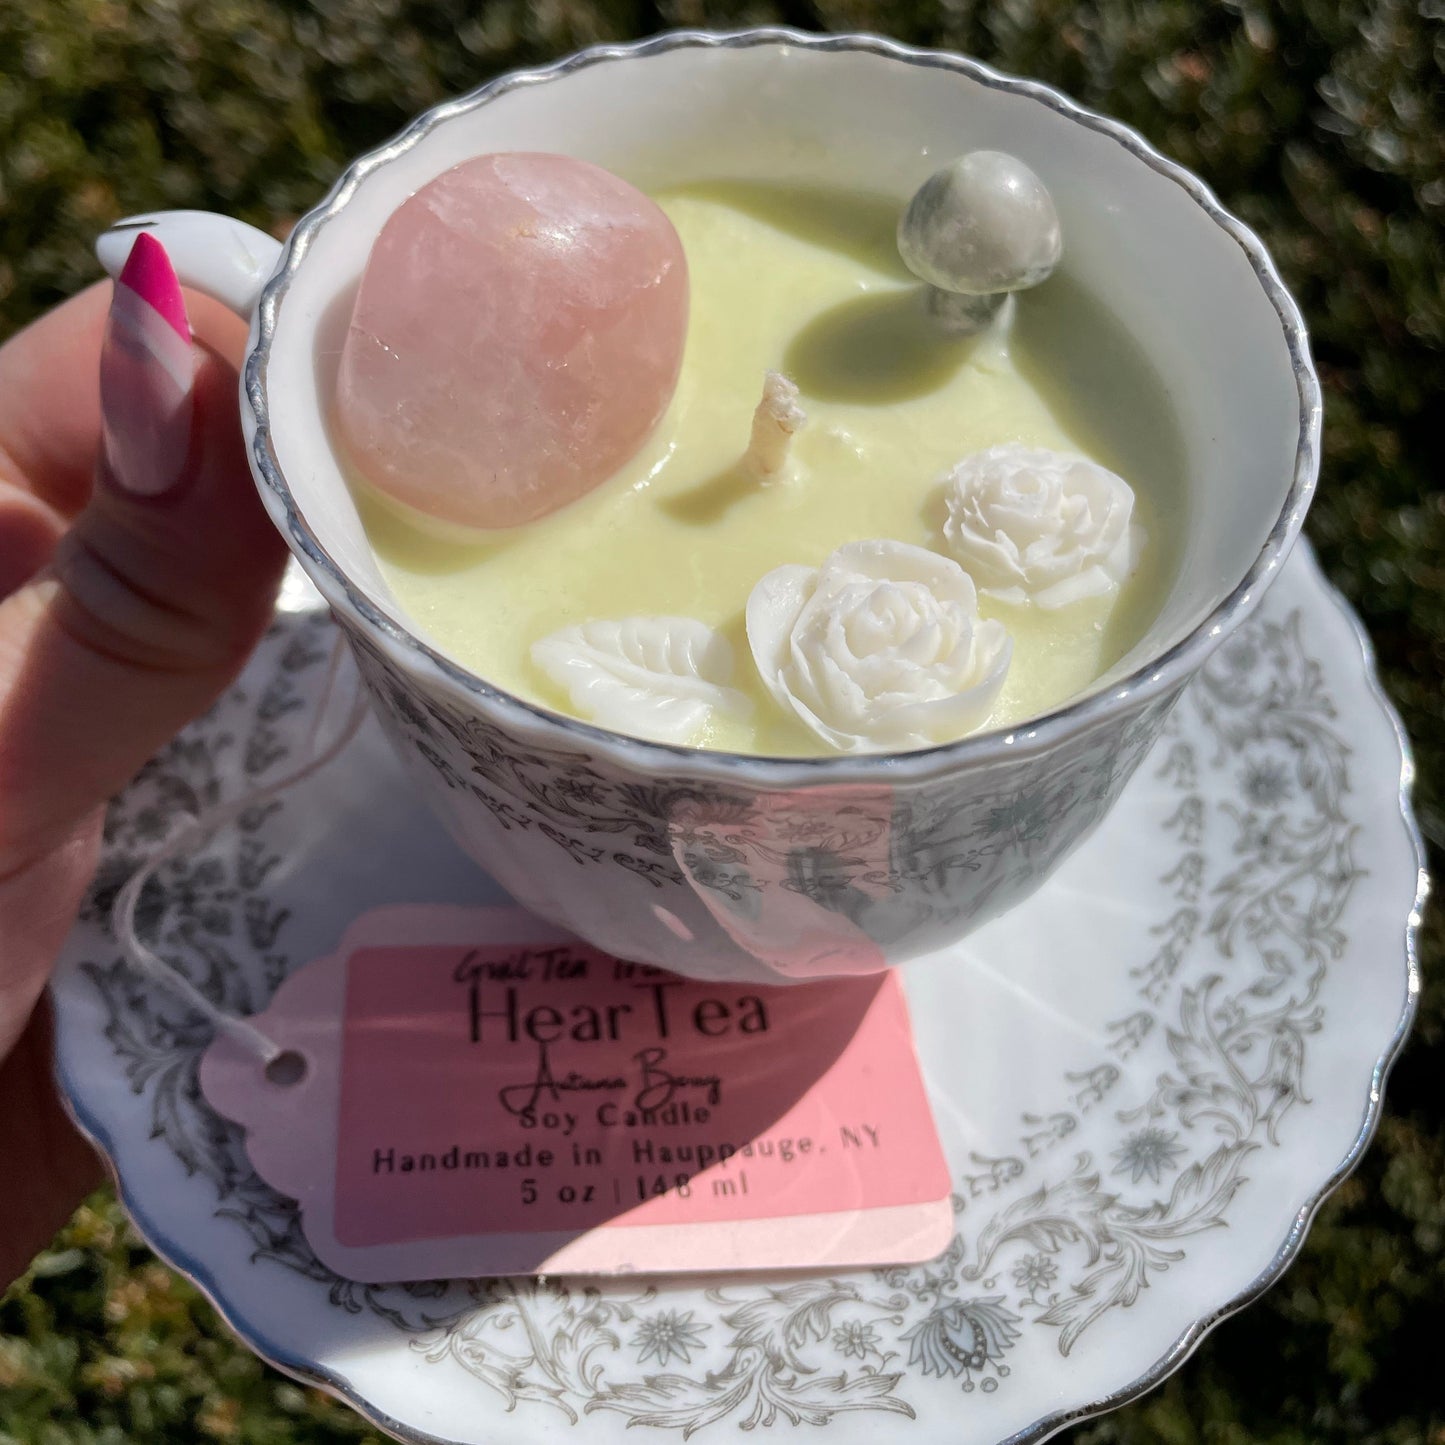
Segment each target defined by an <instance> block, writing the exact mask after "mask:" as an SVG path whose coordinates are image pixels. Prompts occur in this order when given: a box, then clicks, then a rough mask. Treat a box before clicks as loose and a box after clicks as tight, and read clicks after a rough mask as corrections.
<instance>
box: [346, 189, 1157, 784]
mask: <svg viewBox="0 0 1445 1445" xmlns="http://www.w3.org/2000/svg"><path fill="white" fill-rule="evenodd" d="M657 199H658V201H659V203H660V204H661V205H662V207H663V209H664V210H665V211H666V212H667V214H668V215H669V216H670V217H671V219H672V221H673V223H674V224H675V225H676V227H677V230H678V233H679V234H680V236H681V237H682V242H683V245H684V247H685V248H686V252H687V259H688V266H689V270H690V276H691V289H692V312H691V321H690V326H689V331H688V340H687V349H686V355H685V357H684V361H683V368H682V376H681V380H680V382H679V384H678V389H677V395H676V398H675V400H674V402H673V405H672V406H671V408H670V410H669V412H668V414H667V416H666V417H665V418H664V420H663V422H662V423H661V425H660V426H659V428H658V431H657V433H656V434H655V435H654V437H653V438H652V440H651V442H650V443H649V445H648V446H647V447H646V448H645V449H644V452H643V454H642V455H640V456H638V457H636V458H634V460H633V461H632V462H631V463H630V464H629V465H628V466H627V467H625V468H624V469H623V470H622V471H621V472H620V473H619V474H618V475H616V476H615V477H613V478H611V479H610V480H609V481H607V482H606V483H604V484H603V485H602V486H601V487H599V488H598V489H597V490H596V491H594V492H592V493H591V494H589V495H588V496H586V497H584V498H583V499H582V500H581V501H578V502H575V503H573V504H572V505H571V506H569V507H566V508H564V509H563V510H562V511H560V512H556V513H554V514H552V515H551V516H549V517H546V518H544V519H542V520H541V521H539V522H534V523H532V524H530V525H528V526H526V527H522V528H518V529H516V530H513V531H508V532H505V533H499V534H495V535H494V536H493V537H492V538H489V539H487V540H485V541H482V542H454V541H443V540H437V539H436V538H434V537H428V536H425V535H423V534H422V533H421V532H419V531H417V530H415V529H414V528H413V527H411V526H410V525H409V524H408V523H406V522H404V521H402V520H400V519H399V518H397V517H395V516H394V515H392V514H390V513H388V512H386V511H384V510H383V509H382V508H381V507H380V506H379V505H378V504H377V503H375V502H374V501H370V500H367V499H363V508H364V518H365V521H366V525H367V529H368V532H369V534H370V536H371V539H372V541H373V543H374V545H375V548H376V552H377V555H378V558H379V560H380V562H381V566H382V571H383V573H384V575H385V577H386V580H387V581H388V582H389V583H390V585H391V587H392V588H393V590H394V592H395V594H396V596H397V599H398V600H399V601H400V603H401V604H402V606H403V607H404V608H405V610H406V612H407V613H408V614H409V615H410V617H411V618H412V619H413V620H414V621H415V622H416V623H417V624H418V625H419V627H420V629H421V630H422V631H423V632H424V633H425V634H426V635H427V637H428V638H429V639H430V640H432V641H433V642H434V643H435V644H436V645H437V646H438V647H439V648H440V649H441V650H442V651H444V652H446V653H448V654H449V655H450V656H452V657H453V658H455V659H456V660H457V661H458V662H460V663H462V664H463V665H464V666H466V667H468V668H470V669H471V670H472V671H473V672H475V673H477V674H478V675H479V676H481V677H483V678H486V679H487V680H488V681H490V682H492V683H494V684H496V685H498V686H500V687H502V688H505V689H506V690H508V691H509V692H513V693H516V694H518V695H520V696H522V697H525V698H528V699H530V700H532V701H534V702H539V703H541V704H543V705H544V706H547V707H550V708H554V709H556V710H557V711H560V712H567V711H570V705H569V703H568V699H567V697H566V695H565V693H563V692H562V691H561V690H560V689H558V688H557V687H555V685H553V684H552V683H551V682H550V681H549V680H548V679H547V678H546V677H545V676H544V675H543V674H541V673H540V672H539V671H538V670H537V669H536V668H535V666H534V665H533V663H532V661H531V659H530V656H529V649H530V648H531V645H532V644H533V642H535V641H536V640H537V639H539V638H541V637H545V636H546V635H547V634H548V633H551V632H554V631H556V630H557V629H558V628H561V627H564V626H567V625H568V624H571V623H576V622H583V621H586V620H588V619H591V618H623V617H628V616H638V615H668V616H686V617H696V618H700V619H701V620H702V621H704V622H708V623H710V624H712V625H713V626H715V627H719V628H721V629H722V630H723V632H724V633H725V634H726V636H727V637H728V638H729V640H730V641H731V643H732V645H733V650H734V657H735V661H736V669H735V676H734V681H733V685H734V686H736V687H738V688H740V689H742V690H743V691H745V692H746V693H747V694H748V695H749V696H750V697H751V698H752V699H753V701H754V703H755V710H754V713H753V716H752V718H751V720H749V721H747V722H738V721H734V720H728V719H722V720H719V721H718V722H717V723H716V724H714V725H713V727H712V730H711V732H710V734H709V735H708V736H707V737H705V738H703V739H701V740H700V744H701V745H702V746H707V747H714V748H725V749H729V750H732V751H740V752H752V753H762V754H771V755H793V756H796V755H808V754H822V753H826V752H827V751H829V749H828V748H827V745H826V744H824V743H822V742H821V741H820V740H819V739H818V738H817V737H815V736H814V734H812V733H811V732H810V731H808V730H807V729H806V728H805V727H804V726H803V725H802V724H801V723H800V722H798V721H797V720H796V719H795V718H793V717H791V716H789V715H787V714H785V713H784V712H783V711H782V710H781V709H780V708H779V707H778V705H777V704H776V703H775V702H774V701H773V700H772V699H771V698H770V696H769V695H768V694H767V692H766V690H765V689H764V688H763V686H762V683H761V680H760V678H759V677H758V674H757V671H756V669H755V668H754V665H753V661H752V655H751V653H750V651H749V649H748V644H747V638H746V634H745V632H744V628H743V609H744V606H745V605H746V602H747V597H748V593H749V591H750V590H751V589H752V587H753V585H754V583H756V582H757V580H758V578H760V577H761V576H762V575H763V574H764V573H765V572H767V571H769V570H770V569H771V568H773V567H777V566H780V565H782V564H783V563H804V564H807V565H811V566H816V565H817V564H819V563H821V562H822V561H823V559H824V558H825V557H826V556H827V555H828V554H829V553H830V552H831V551H832V550H833V549H834V548H835V547H837V546H839V545H841V544H842V543H844V542H851V541H856V540H860V539H863V538H871V537H884V538H893V539H897V540H900V541H904V542H911V543H915V544H918V545H921V546H926V547H932V548H934V549H936V550H939V551H944V552H946V551H947V547H946V544H945V543H944V541H943V538H942V533H941V530H940V524H941V521H942V517H943V512H942V507H941V488H940V483H939V479H940V476H941V474H942V473H943V472H945V471H946V470H947V469H948V468H949V467H950V466H951V465H952V464H953V463H954V462H956V461H957V460H958V459H959V458H960V457H962V456H964V455H966V454H967V453H969V452H972V451H976V450H978V449H980V448H983V447H988V446H992V445H994V444H996V443H999V442H1008V441H1016V442H1022V443H1025V444H1027V445H1030V446H1042V447H1051V448H1056V449H1059V450H1064V451H1074V452H1084V453H1085V454H1086V455H1090V456H1093V457H1094V458H1095V459H1096V460H1098V461H1100V462H1102V463H1103V464H1104V465H1116V469H1117V464H1116V463H1114V462H1113V461H1112V460H1111V458H1110V456H1109V455H1108V454H1107V452H1106V451H1104V450H1102V449H1101V444H1100V442H1099V439H1098V438H1097V437H1095V436H1093V435H1090V436H1089V437H1088V438H1085V437H1081V436H1077V435H1074V434H1073V433H1072V432H1071V431H1070V430H1068V429H1066V427H1065V426H1064V425H1063V423H1062V422H1061V420H1060V416H1059V411H1060V410H1062V408H1056V407H1051V405H1050V403H1049V400H1048V398H1047V397H1046V396H1045V395H1044V394H1043V393H1042V392H1041V390H1040V383H1041V379H1042V378H1041V373H1040V370H1039V368H1038V367H1036V366H1028V367H1025V368H1023V369H1026V370H1028V371H1029V373H1030V376H1029V379H1027V380H1026V379H1025V376H1024V375H1023V374H1021V366H1020V360H1019V358H1016V357H1012V356H1011V355H1010V350H1011V339H1012V338H1011V330H1012V328H1011V327H1010V326H1009V324H1008V316H1007V314H1006V316H1005V318H1004V320H1003V322H1002V323H1001V324H998V325H996V326H995V328H994V329H993V330H992V331H991V332H990V333H988V334H986V335H985V336H984V337H982V338H980V339H977V340H973V341H965V342H958V341H953V340H949V339H947V338H946V337H944V336H942V335H941V334H940V332H939V331H938V329H937V328H936V326H935V325H934V324H933V323H932V322H931V321H930V320H929V319H928V318H927V316H926V315H925V314H924V312H923V309H922V306H921V299H920V294H919V288H918V285H917V283H916V282H914V281H913V280H912V278H911V277H910V276H909V275H908V274H907V272H906V271H904V270H903V268H902V266H901V264H900V262H899V261H898V258H897V252H896V249H895V247H894V242H893V227H894V223H895V220H896V215H897V207H896V204H895V203H893V202H884V201H878V200H873V199H870V198H867V197H860V196H854V195H849V194H845V193H841V192H821V193H818V194H815V195H806V194H804V195H799V194H797V193H796V192H794V193H784V192H781V191H776V190H772V189H770V188H767V187H763V186H756V185H747V184H742V183H737V184H727V185H721V184H719V185H710V186H707V187H696V188H689V189H686V190H678V191H673V192H668V193H664V194H662V195H659V196H658V197H657ZM1050 284H1054V283H1050ZM1046 289H1047V288H1041V290H1040V292H1039V293H1038V295H1039V299H1040V300H1043V299H1044V296H1043V292H1044V290H1046ZM770 368H771V369H775V370H780V371H782V372H784V373H785V374H786V375H788V376H789V377H791V378H792V379H793V380H794V381H795V382H796V383H797V385H798V387H799V388H800V390H801V393H802V395H801V402H802V405H803V407H804V408H805V410H806V412H807V414H808V425H807V426H806V428H805V429H804V430H803V431H801V432H800V433H799V434H798V436H797V437H796V438H795V440H794V443H793V452H792V463H791V466H790V468H789V471H788V473H787V474H786V475H785V476H784V477H783V478H782V480H780V481H777V482H775V483H773V484H771V485H768V486H762V485H759V484H758V482H757V481H756V480H755V479H754V478H753V477H751V476H750V475H748V474H746V473H745V472H744V471H743V470H742V469H741V468H739V467H738V466H737V461H738V459H739V458H740V456H741V455H742V452H743V450H744V449H745V447H746V445H747V442H748V436H749V430H750V425H751V419H752V413H753V409H754V407H755V406H756V405H757V402H758V398H759V396H760V395H761V392H762V383H763V376H764V373H765V372H766V371H767V370H768V369H770ZM1124 475H1125V479H1126V480H1128V481H1130V482H1131V484H1133V485H1134V486H1135V490H1136V494H1139V495H1137V501H1136V516H1137V517H1138V519H1139V520H1140V521H1141V522H1142V523H1143V525H1144V527H1145V528H1146V530H1147V532H1148V534H1149V537H1150V539H1151V547H1150V556H1151V557H1153V556H1154V554H1156V553H1157V551H1158V549H1157V548H1156V547H1155V546H1154V545H1152V544H1153V543H1154V542H1155V541H1156V540H1157V537H1158V526H1157V524H1156V520H1155V518H1154V516H1153V513H1152V509H1151V505H1150V499H1149V497H1148V496H1147V495H1144V494H1142V493H1141V492H1140V486H1139V482H1138V479H1137V478H1135V477H1130V476H1128V474H1127V473H1125V474H1124ZM1160 574H1161V566H1160V564H1159V563H1158V562H1157V560H1150V561H1146V565H1145V566H1144V567H1143V568H1141V570H1140V572H1139V573H1138V574H1137V575H1136V577H1135V578H1134V580H1132V581H1131V582H1130V583H1129V584H1128V585H1127V586H1126V587H1125V588H1124V589H1123V592H1122V593H1121V595H1119V596H1118V597H1117V598H1108V599H1096V600H1093V601H1090V602H1085V603H1080V604H1077V605H1075V606H1073V607H1069V608H1066V609H1063V610H1060V611H1055V612H1044V611H1039V610H1037V609H1033V608H1029V607H1008V606H1003V605H1000V604H998V603H996V602H992V601H991V600H990V599H988V598H986V597H985V598H982V599H981V610H982V612H983V613H984V615H985V616H992V617H997V618H999V619H1000V620H1002V621H1003V623H1004V625H1005V626H1006V627H1007V628H1008V629H1009V631H1010V632H1011V633H1012V634H1013V639H1014V654H1013V664H1012V666H1011V668H1010V671H1009V675H1008V680H1007V682H1006V684H1005V686H1004V689H1003V692H1002V694H1001V696H1000V698H999V701H998V704H997V707H996V709H995V711H994V714H993V716H992V718H991V719H990V723H991V725H993V726H998V725H1002V724H1006V723H1012V722H1017V721H1020V720H1022V719H1025V718H1028V717H1031V716H1033V715H1035V714H1038V713H1041V712H1044V711H1046V710H1048V709H1050V708H1052V707H1054V706H1056V705H1058V704H1059V703H1061V702H1063V701H1065V700H1066V699H1067V698H1069V697H1070V696H1072V695H1073V694H1075V693H1077V692H1079V691H1080V690H1082V689H1084V688H1087V687H1088V686H1089V684H1090V683H1091V682H1093V681H1094V680H1095V679H1096V678H1097V677H1098V676H1099V675H1100V673H1101V672H1102V671H1104V670H1105V669H1106V668H1107V667H1109V666H1110V665H1111V664H1112V663H1113V662H1114V661H1115V660H1116V659H1117V658H1118V657H1119V656H1120V655H1122V653H1123V652H1124V651H1125V650H1127V648H1128V647H1129V646H1130V645H1132V643H1133V642H1134V641H1135V640H1136V639H1137V637H1138V635H1139V634H1140V633H1141V632H1142V631H1143V630H1144V629H1145V628H1146V627H1147V625H1148V623H1149V621H1150V618H1151V617H1152V615H1153V612H1154V611H1155V605H1154V599H1155V598H1156V597H1157V595H1158V592H1159V577H1160Z"/></svg>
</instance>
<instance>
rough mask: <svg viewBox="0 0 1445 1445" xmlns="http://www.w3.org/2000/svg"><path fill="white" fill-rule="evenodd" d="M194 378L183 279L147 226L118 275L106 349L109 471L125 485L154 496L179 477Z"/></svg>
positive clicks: (103, 384) (103, 403)
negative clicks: (182, 285)
mask: <svg viewBox="0 0 1445 1445" xmlns="http://www.w3.org/2000/svg"><path fill="white" fill-rule="evenodd" d="M194 379H195V354H194V352H193V351H192V350H191V326H190V322H189V321H188V320H187V319H186V303H185V301H184V300H183V299H182V296H181V283H180V282H179V281H178V280H176V273H175V269H174V268H173V267H172V266H171V261H170V257H169V256H167V255H166V252H165V247H164V246H162V245H161V243H160V242H159V241H157V240H156V238H155V237H154V236H152V235H151V234H149V232H146V231H142V232H141V233H140V235H139V236H137V237H136V241H135V245H134V246H133V247H132V248H131V253H130V257H129V259H128V260H127V261H126V263H125V269H124V270H123V271H122V272H121V273H120V280H118V281H117V282H116V283H115V295H114V297H113V298H112V300H111V303H110V316H109V318H108V319H107V321H106V327H105V342H104V344H103V346H102V347H101V353H100V411H101V425H102V429H103V432H104V444H105V467H104V471H105V472H106V474H107V475H108V476H109V477H110V478H111V480H113V481H114V483H115V484H116V485H117V486H118V487H120V488H121V489H122V490H123V491H127V492H131V493H133V494H134V495H137V496H143V497H155V496H159V495H160V494H161V493H162V492H165V491H169V490H170V488H171V487H173V486H175V484H176V483H177V482H178V481H180V479H181V475H182V473H183V471H184V470H185V465H186V454H187V452H188V451H189V449H190V444H191V391H192V386H193V383H194Z"/></svg>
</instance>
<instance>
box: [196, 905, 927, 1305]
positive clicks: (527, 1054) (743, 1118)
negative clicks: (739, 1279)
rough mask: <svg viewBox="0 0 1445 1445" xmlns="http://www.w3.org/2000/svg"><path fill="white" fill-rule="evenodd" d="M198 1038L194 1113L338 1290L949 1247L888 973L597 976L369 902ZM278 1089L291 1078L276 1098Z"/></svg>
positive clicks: (430, 914)
mask: <svg viewBox="0 0 1445 1445" xmlns="http://www.w3.org/2000/svg"><path fill="white" fill-rule="evenodd" d="M255 1023H256V1025H257V1026H258V1027H259V1028H260V1029H261V1030H262V1031H263V1032H264V1033H265V1034H267V1035H268V1036H269V1037H270V1038H272V1039H273V1040H274V1041H275V1042H276V1043H277V1044H279V1045H280V1046H281V1047H282V1048H284V1049H287V1050H290V1051H294V1054H293V1056H292V1057H288V1058H286V1059H283V1060H282V1061H281V1063H280V1065H279V1066H273V1068H272V1070H271V1071H270V1074H271V1076H270V1077H269V1078H268V1077H267V1076H266V1074H265V1073H264V1072H263V1071H262V1070H261V1068H260V1066H259V1065H258V1064H257V1063H256V1061H255V1060H254V1059H253V1058H252V1057H250V1056H249V1055H247V1054H246V1053H244V1052H243V1051H242V1050H241V1049H240V1048H238V1047H237V1046H236V1045H235V1044H234V1043H232V1042H231V1041H229V1040H226V1039H219V1040H217V1042H216V1043H215V1044H213V1045H212V1046H211V1048H210V1049H209V1051H208V1052H207V1054H206V1056H205V1059H204V1060H203V1062H202V1066H201V1087H202V1089H203V1090H204V1092H205V1094H206V1097H207V1098H208V1099H209V1100H210V1101H211V1103H212V1104H213V1106H214V1107H215V1108H216V1109H217V1110H218V1111H219V1112H221V1113H222V1114H224V1115H226V1116H227V1117H228V1118H231V1119H234V1120H236V1121H237V1122H238V1123H240V1124H242V1125H243V1126H244V1127H245V1128H246V1130H247V1149H248V1152H249V1154H250V1157H251V1159H252V1162H253V1163H254V1165H255V1167H256V1170H257V1172H258V1173H259V1174H260V1175H261V1176H262V1178H264V1179H266V1180H267V1181H268V1182H269V1183H270V1184H271V1185H272V1186H273V1187H274V1188H276V1189H278V1190H280V1191H281V1192H282V1193H285V1194H288V1195H290V1196H292V1197H293V1198H295V1199H297V1200H298V1201H300V1203H301V1206H302V1226H303V1228H304V1230H305V1232H306V1236H307V1238H308V1240H309V1241H310V1242H311V1245H312V1247H313V1248H314V1249H315V1250H316V1253H317V1254H318V1255H319V1256H320V1258H321V1259H322V1260H323V1261H324V1262H325V1263H326V1264H327V1265H329V1266H330V1267H331V1268H332V1269H334V1270H336V1271H337V1273H339V1274H342V1275H344V1276H346V1277H348V1278H351V1279H358V1280H364V1281H383V1280H410V1279H429V1278H437V1277H448V1276H477V1275H492V1274H511V1273H520V1272H542V1271H546V1272H555V1271H564V1270H565V1271H569V1272H580V1273H609V1274H610V1273H624V1272H629V1273H630V1272H642V1271H645V1272H648V1273H655V1272H666V1271H678V1270H724V1269H726V1270H737V1269H779V1268H799V1267H818V1266H826V1267H829V1268H838V1267H844V1266H851V1265H864V1264H897V1263H905V1262H907V1263H912V1262H916V1261H918V1260H921V1259H928V1258H932V1257H933V1256H934V1255H936V1254H938V1253H939V1252H940V1251H941V1250H942V1249H944V1248H945V1247H946V1246H947V1244H948V1241H949V1239H950V1238H951V1236H952V1231H953V1216H952V1208H951V1206H950V1203H949V1176H948V1169H947V1166H946V1164H945V1162H944V1158H943V1153H942V1150H941V1148H940V1146H939V1142H938V1136H937V1132H936V1130H935V1128H934V1125H933V1119H932V1115H931V1114H930V1112H929V1107H928V1100H927V1097H926V1095H925V1093H924V1088H923V1081H922V1078H921V1076H920V1074H919V1069H918V1062H917V1059H916V1057H915V1055H914V1051H913V1042H912V1035H911V1031H910V1028H909V1023H908V1014H907V1008H906V1006H905V1003H904V999H903V993H902V989H901V988H900V986H899V983H898V980H897V977H896V975H894V974H893V973H891V972H890V973H881V974H874V975H870V976H867V977H861V978H849V979H834V980H829V981H826V982H821V981H820V982H816V983H806V984H798V985H795V986H791V987H779V988H759V987H755V986H752V985H746V984H714V983H697V982H693V981H690V980H684V979H679V978H676V977H674V976H673V975H671V974H666V973H662V972H660V971H659V970H656V969H651V968H645V967H641V966H638V965H635V964H627V963H622V962H620V961H619V960H617V959H614V958H612V957H610V956H608V955H606V954H603V953H599V952H598V951H597V950H595V949H592V948H589V947H588V946H587V945H585V944H583V943H580V942H579V941H577V940H576V939H574V938H572V937H570V936H569V935H567V934H565V933H562V932H560V931H559V930H556V929H554V928H552V927H551V926H549V925H547V924H544V923H541V922H539V921H538V920H537V919H535V918H533V917H531V916H530V915H529V914H526V913H522V912H520V911H518V910H513V909H460V908H447V907H413V908H393V909H385V910H380V911H378V912H375V913H371V914H368V915H366V916H365V917H363V918H362V919H360V920H359V921H358V922H357V923H356V924H354V925H353V926H352V928H351V929H350V930H349V931H348V933H347V935H346V937H345V938H344V939H343V940H342V943H341V946H340V947H339V948H338V950H337V951H336V953H334V954H332V955H330V956H328V957H326V958H322V959H318V960H316V961H315V962H313V963H312V964H310V965H308V966H307V967H306V968H304V969H302V970H300V971H299V972H298V973H296V974H294V975H292V977H291V978H289V979H288V980H287V981H286V982H285V983H284V984H283V985H282V987H281V988H280V990H279V991H278V992H277V994H276V997H275V999H274V1000H273V1001H272V1003H271V1006H270V1007H269V1008H268V1009H267V1011H266V1012H265V1013H263V1014H260V1015H258V1016H257V1018H256V1019H255ZM298 1075H299V1077H298Z"/></svg>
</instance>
